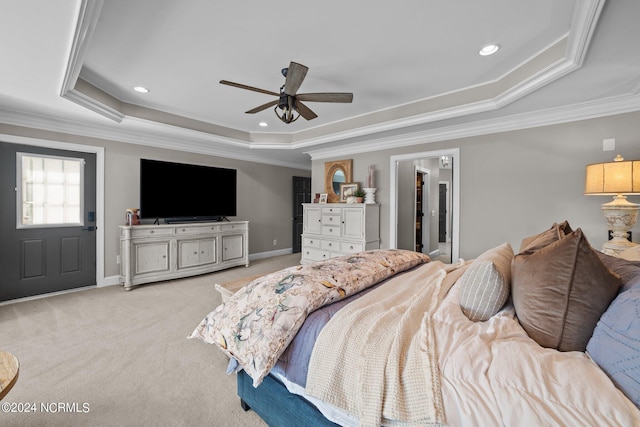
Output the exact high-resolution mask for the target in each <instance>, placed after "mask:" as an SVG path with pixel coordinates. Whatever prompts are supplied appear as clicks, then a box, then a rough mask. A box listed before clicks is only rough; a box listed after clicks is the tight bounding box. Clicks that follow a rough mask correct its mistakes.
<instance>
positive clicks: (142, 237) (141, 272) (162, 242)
mask: <svg viewBox="0 0 640 427" xmlns="http://www.w3.org/2000/svg"><path fill="white" fill-rule="evenodd" d="M239 265H244V266H247V267H248V266H249V221H231V222H206V223H203V222H199V223H187V224H162V225H132V226H126V225H123V226H120V282H121V283H122V284H123V285H124V288H125V289H126V290H130V289H131V287H133V286H135V285H140V284H143V283H149V282H158V281H161V280H169V279H176V278H179V277H187V276H195V275H197V274H204V273H211V272H213V271H218V270H223V269H225V268H229V267H235V266H239Z"/></svg>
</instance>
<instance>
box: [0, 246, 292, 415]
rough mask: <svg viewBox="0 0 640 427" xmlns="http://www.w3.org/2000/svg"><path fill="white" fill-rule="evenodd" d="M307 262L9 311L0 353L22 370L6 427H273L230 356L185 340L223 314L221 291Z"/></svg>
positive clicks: (99, 291)
mask: <svg viewBox="0 0 640 427" xmlns="http://www.w3.org/2000/svg"><path fill="white" fill-rule="evenodd" d="M299 260H300V255H299V254H291V255H284V256H279V257H274V258H269V259H262V260H256V261H254V262H252V263H251V266H250V267H248V268H245V267H236V268H232V269H229V270H224V271H222V272H216V273H212V274H207V275H202V276H197V277H193V278H187V279H180V280H173V281H167V282H160V283H152V284H147V285H141V286H139V287H136V288H134V289H133V290H132V291H130V292H126V291H124V289H123V288H122V287H121V286H109V287H104V288H93V289H88V290H83V291H79V292H74V293H69V294H64V295H58V296H51V297H47V298H42V299H37V300H32V301H24V302H17V303H14V304H8V305H3V306H0V349H1V350H4V351H9V352H11V353H13V354H14V355H16V356H17V357H18V359H19V361H20V375H19V378H18V381H17V383H16V384H15V386H14V387H13V389H12V390H11V391H10V392H9V393H8V394H7V396H5V398H4V399H3V400H2V402H0V404H1V405H3V406H2V410H0V425H2V426H26V425H30V426H36V425H37V426H87V425H91V426H147V425H148V426H152V425H153V426H230V427H234V426H242V427H251V426H264V425H265V423H264V422H263V421H262V420H261V419H260V418H259V417H258V416H257V415H256V414H255V413H254V412H253V411H248V412H244V411H242V409H241V408H240V401H239V398H238V397H237V394H236V380H235V376H234V375H231V376H227V375H226V374H225V370H226V366H227V358H226V357H225V356H224V354H223V353H222V352H221V351H219V350H218V349H217V348H216V347H214V346H211V345H207V344H204V343H203V342H202V341H200V340H187V338H186V337H187V336H188V335H189V334H190V333H191V332H192V331H193V329H194V328H195V327H196V326H197V325H198V323H199V322H200V321H201V320H202V319H203V318H204V316H206V315H207V314H208V313H209V312H210V311H211V310H212V309H213V308H215V307H216V306H217V305H219V304H220V301H221V300H220V294H219V292H217V291H216V290H215V289H214V285H215V283H224V282H227V281H231V280H237V279H240V278H243V277H247V276H251V275H255V274H263V273H270V272H273V271H277V270H279V269H282V268H285V267H289V266H292V265H296V264H297V263H298V262H299ZM7 403H9V405H6V404H7ZM7 410H9V411H12V410H15V411H16V412H7ZM27 411H29V412H27ZM47 411H49V412H47Z"/></svg>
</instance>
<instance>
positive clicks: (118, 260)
mask: <svg viewBox="0 0 640 427" xmlns="http://www.w3.org/2000/svg"><path fill="white" fill-rule="evenodd" d="M116 264H120V255H116Z"/></svg>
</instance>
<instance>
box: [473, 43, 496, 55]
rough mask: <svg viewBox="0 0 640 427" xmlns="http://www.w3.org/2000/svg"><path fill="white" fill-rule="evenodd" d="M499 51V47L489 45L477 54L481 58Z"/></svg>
mask: <svg viewBox="0 0 640 427" xmlns="http://www.w3.org/2000/svg"><path fill="white" fill-rule="evenodd" d="M499 50H500V46H498V45H497V44H489V45H486V46H485V47H483V48H482V49H480V52H478V53H479V54H480V55H481V56H489V55H493V54H494V53H496V52H497V51H499Z"/></svg>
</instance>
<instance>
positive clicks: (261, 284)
mask: <svg viewBox="0 0 640 427" xmlns="http://www.w3.org/2000/svg"><path fill="white" fill-rule="evenodd" d="M429 260H430V259H429V257H428V256H427V255H424V254H420V253H417V252H412V251H408V250H401V249H379V250H373V251H367V252H360V253H357V254H352V255H345V256H342V257H338V258H332V259H330V260H326V261H322V262H318V263H314V264H307V265H301V266H295V267H289V268H285V269H283V270H280V271H277V272H275V273H271V274H268V275H266V276H262V277H260V278H258V279H255V280H254V281H252V282H251V283H249V284H248V285H247V286H245V287H244V288H242V289H240V290H239V291H238V292H236V293H235V294H234V295H233V296H232V297H230V298H229V299H227V301H226V302H225V303H223V304H222V305H220V306H218V307H217V308H216V309H215V310H213V311H212V312H211V313H209V314H208V315H207V316H206V317H205V318H204V319H203V320H202V322H200V324H199V325H198V326H197V327H196V329H195V330H194V331H193V333H192V334H191V335H190V336H189V338H200V339H201V340H203V341H204V342H206V343H209V344H215V345H217V346H218V347H220V349H222V350H223V351H224V352H225V353H226V354H227V355H229V356H230V357H233V358H235V359H236V360H237V361H238V363H239V364H240V366H242V368H243V369H244V370H245V372H246V373H247V374H248V375H249V376H251V378H252V379H253V386H254V387H257V386H258V385H260V383H261V382H262V380H263V378H264V377H265V376H266V375H267V374H268V373H269V371H270V370H271V368H272V367H273V366H274V365H275V363H276V362H277V361H278V357H279V356H280V355H281V354H282V353H283V352H284V350H285V349H286V348H287V346H288V345H289V343H290V342H291V340H292V339H293V337H294V336H295V335H296V333H297V332H298V330H299V329H300V327H301V326H302V324H303V323H304V321H305V319H306V317H307V315H308V314H309V313H311V312H313V311H314V310H316V309H318V308H320V307H322V306H325V305H328V304H331V303H332V302H335V301H338V300H340V299H342V298H346V297H348V296H350V295H353V294H355V293H357V292H359V291H361V290H363V289H365V288H367V287H369V286H372V285H374V284H376V283H378V282H381V281H382V280H385V279H386V278H388V277H391V276H393V275H395V274H397V273H400V272H402V271H405V270H408V269H410V268H413V267H415V266H416V265H419V264H422V263H425V262H429Z"/></svg>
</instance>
